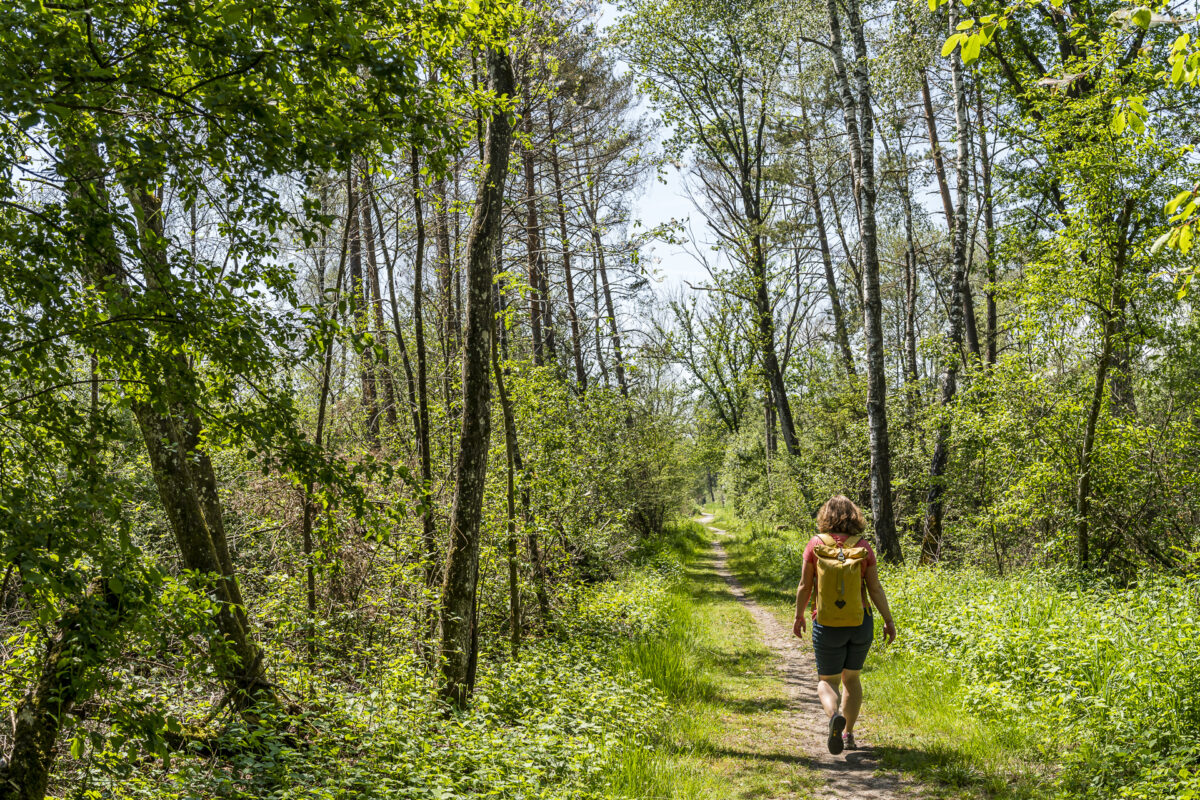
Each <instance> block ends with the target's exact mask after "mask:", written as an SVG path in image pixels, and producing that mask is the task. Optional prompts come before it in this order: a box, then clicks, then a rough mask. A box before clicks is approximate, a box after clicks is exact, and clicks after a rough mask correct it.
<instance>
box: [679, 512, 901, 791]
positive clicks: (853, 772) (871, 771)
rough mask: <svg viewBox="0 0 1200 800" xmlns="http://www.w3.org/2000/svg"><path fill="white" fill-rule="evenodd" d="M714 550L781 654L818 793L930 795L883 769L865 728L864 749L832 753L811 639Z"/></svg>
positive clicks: (718, 547)
mask: <svg viewBox="0 0 1200 800" xmlns="http://www.w3.org/2000/svg"><path fill="white" fill-rule="evenodd" d="M696 521H697V522H699V523H701V524H702V525H704V526H705V527H707V528H708V530H710V531H712V532H713V533H715V534H718V536H721V535H724V534H725V533H726V532H725V531H723V530H721V529H720V528H714V527H713V526H712V525H710V524H709V523H711V522H712V521H713V516H712V515H705V516H702V517H699V518H697V520H696ZM712 556H713V558H712V563H711V566H712V569H713V571H714V572H715V573H716V574H717V575H719V576H721V577H722V578H723V579H724V580H725V583H726V585H727V587H728V589H729V592H730V594H732V595H733V596H734V597H735V598H736V599H737V601H738V603H740V604H741V605H742V607H743V608H745V609H746V611H748V612H749V613H750V616H752V617H753V618H754V621H755V623H757V625H758V628H759V631H760V632H761V634H762V639H763V642H764V643H765V644H766V645H767V647H769V648H770V649H771V651H772V652H774V653H775V655H776V656H777V657H778V659H779V665H778V670H779V673H780V677H781V678H782V679H783V682H784V684H785V686H786V687H787V690H788V714H789V715H790V718H791V719H790V722H791V724H792V725H793V726H794V727H793V730H794V731H795V736H794V738H793V741H794V742H795V744H796V745H798V746H800V747H802V748H803V751H804V753H803V755H804V756H805V757H806V760H807V761H808V762H809V764H810V766H811V768H812V769H813V770H814V771H816V772H817V773H818V774H819V776H820V778H821V780H822V782H823V784H824V785H823V786H821V787H818V788H817V789H816V790H815V793H814V797H816V798H821V800H900V798H906V800H912V798H919V797H922V796H924V793H922V792H920V790H919V787H918V786H917V785H915V784H913V783H911V782H908V781H903V780H901V778H900V777H899V776H898V775H897V774H896V773H894V772H890V771H882V770H881V769H880V767H879V762H878V754H877V753H876V752H875V749H874V748H872V747H871V746H870V745H869V744H868V743H866V742H865V741H864V737H863V735H862V733H861V732H860V731H855V734H856V736H855V738H857V739H858V746H859V749H857V750H847V751H846V752H844V753H842V754H841V755H837V756H835V755H831V754H830V752H829V750H828V747H827V746H826V736H827V730H828V717H826V716H825V711H824V709H822V708H821V701H820V700H819V699H818V697H817V687H816V684H817V667H816V662H815V661H814V659H813V653H812V645H811V641H810V640H809V639H808V638H805V639H804V640H800V639H797V638H796V637H795V636H794V635H793V634H792V631H791V629H790V628H789V627H788V626H787V625H785V624H783V623H782V622H780V621H779V620H778V619H777V618H776V617H775V616H774V615H772V614H771V612H769V611H768V610H767V609H765V608H763V607H762V606H761V605H760V604H758V603H757V602H755V601H754V600H753V599H751V598H750V597H749V596H747V594H746V592H745V590H744V589H743V588H742V585H741V584H740V583H739V582H738V580H737V578H735V577H734V576H733V573H732V572H730V570H729V558H728V555H727V554H726V552H725V548H724V546H722V544H721V542H720V541H719V540H714V542H713V550H712ZM867 694H868V699H867V702H866V704H865V705H864V709H863V711H864V714H865V715H868V716H869V715H870V698H869V695H870V687H869V686H868V687H867Z"/></svg>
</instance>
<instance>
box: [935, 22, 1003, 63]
mask: <svg viewBox="0 0 1200 800" xmlns="http://www.w3.org/2000/svg"><path fill="white" fill-rule="evenodd" d="M1007 27H1008V17H1006V16H1002V15H997V14H986V15H984V16H982V17H980V18H979V19H978V20H976V19H965V20H963V21H962V22H959V23H958V25H957V26H956V31H957V32H956V33H953V34H951V35H950V36H949V37H947V39H946V41H945V42H943V43H942V51H941V52H942V58H946V57H948V56H949V55H950V54H951V53H953V52H954V51H955V50H956V49H957V50H958V51H959V57H960V58H962V61H963V64H973V63H974V62H976V61H978V60H979V56H980V53H981V52H982V51H983V48H984V47H986V46H987V45H989V44H991V42H992V40H993V39H994V38H995V37H996V34H997V33H998V32H999V31H1002V30H1004V29H1006V28H1007Z"/></svg>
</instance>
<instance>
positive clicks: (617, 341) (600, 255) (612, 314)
mask: <svg viewBox="0 0 1200 800" xmlns="http://www.w3.org/2000/svg"><path fill="white" fill-rule="evenodd" d="M588 216H589V220H588V221H589V222H590V223H591V228H592V246H593V247H594V248H595V253H596V266H597V267H598V268H599V270H600V285H601V288H602V289H603V290H604V308H605V310H606V311H607V312H608V328H609V335H610V337H611V338H612V346H613V371H614V372H616V373H617V385H618V386H620V387H621V396H622V397H629V387H628V385H627V384H626V383H625V359H624V358H623V357H622V355H621V329H620V328H619V327H618V326H617V313H616V311H615V310H614V308H613V299H612V290H611V288H610V287H609V284H608V270H607V269H606V268H605V265H604V242H603V240H602V239H601V238H600V226H599V225H597V224H596V215H595V213H594V212H593V210H592V209H590V208H589V209H588Z"/></svg>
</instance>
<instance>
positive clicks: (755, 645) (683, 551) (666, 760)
mask: <svg viewBox="0 0 1200 800" xmlns="http://www.w3.org/2000/svg"><path fill="white" fill-rule="evenodd" d="M709 537H710V534H709V533H708V531H706V530H705V529H704V527H703V526H701V525H698V524H696V523H694V522H687V523H680V524H677V525H676V526H675V527H674V528H673V539H672V540H671V549H672V550H673V551H674V553H675V554H676V556H677V557H678V558H679V559H680V560H681V561H682V563H683V567H684V580H682V581H681V582H680V585H679V586H678V588H677V589H676V590H675V593H674V597H673V600H672V608H671V609H670V611H671V622H670V625H669V626H668V629H667V631H666V632H665V634H664V635H663V636H660V637H657V638H655V639H652V640H649V641H646V642H641V643H635V644H631V645H630V646H629V647H628V648H626V651H625V653H624V655H623V657H624V658H625V659H626V660H627V661H628V665H629V667H631V668H632V669H634V670H636V671H637V672H638V673H640V674H641V675H642V676H643V677H645V678H647V679H648V680H650V681H651V682H652V683H654V685H655V686H656V687H657V688H659V689H660V690H661V691H663V693H664V694H666V696H667V697H668V699H669V700H670V701H671V704H672V707H673V712H672V714H671V720H670V724H669V726H668V728H667V730H665V731H664V732H663V733H662V735H661V736H659V737H658V738H657V739H656V740H655V741H653V742H652V743H651V744H650V746H649V747H637V748H630V749H629V750H627V752H626V755H625V757H623V758H622V759H621V760H620V762H619V763H618V765H617V766H616V767H615V768H614V769H613V771H612V774H611V775H610V776H609V790H610V791H611V792H612V793H613V794H614V795H619V796H624V797H636V798H672V799H674V798H680V799H683V798H687V799H688V800H691V799H692V798H695V799H696V800H708V799H709V798H723V799H725V798H727V799H728V800H737V799H738V798H760V797H761V798H768V797H769V798H775V799H776V800H806V799H807V798H811V797H813V796H814V794H813V790H814V788H815V786H816V785H817V783H818V782H819V779H818V778H817V776H816V773H815V772H814V771H813V769H811V767H810V766H809V764H808V760H807V758H806V757H805V756H804V754H803V751H802V748H801V747H800V746H799V745H798V744H796V741H795V736H796V732H795V731H793V730H791V725H790V720H789V714H788V709H787V697H788V693H787V688H786V686H785V685H784V683H783V680H782V679H781V677H780V676H779V674H778V673H777V670H776V659H775V656H774V655H773V653H772V652H771V651H770V650H769V649H768V648H767V647H766V646H765V645H764V644H763V643H762V642H761V641H760V639H759V632H758V628H757V626H756V625H755V623H754V620H753V619H752V618H751V617H750V615H749V614H748V613H747V612H746V611H745V609H744V608H742V607H741V605H739V603H738V602H737V600H736V599H735V598H734V596H733V595H732V594H731V593H730V591H729V589H728V587H727V585H726V583H725V581H724V580H723V579H722V578H721V577H720V576H719V575H718V574H717V573H716V571H715V569H714V566H713V556H712V553H711V543H710V541H709Z"/></svg>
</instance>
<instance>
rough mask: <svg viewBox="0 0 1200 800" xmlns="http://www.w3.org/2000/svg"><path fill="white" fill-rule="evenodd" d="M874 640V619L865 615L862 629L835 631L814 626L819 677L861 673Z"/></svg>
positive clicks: (859, 627)
mask: <svg viewBox="0 0 1200 800" xmlns="http://www.w3.org/2000/svg"><path fill="white" fill-rule="evenodd" d="M874 639H875V618H874V617H872V616H871V615H870V614H864V615H863V621H862V624H861V625H856V626H854V627H851V628H835V627H832V626H828V625H819V624H817V623H816V622H813V626H812V642H813V653H814V654H815V655H816V657H817V674H818V675H841V674H842V670H844V669H862V668H863V664H865V663H867V651H868V650H870V649H871V642H872V641H874Z"/></svg>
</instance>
